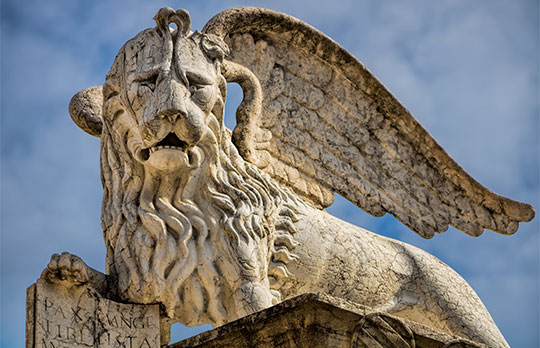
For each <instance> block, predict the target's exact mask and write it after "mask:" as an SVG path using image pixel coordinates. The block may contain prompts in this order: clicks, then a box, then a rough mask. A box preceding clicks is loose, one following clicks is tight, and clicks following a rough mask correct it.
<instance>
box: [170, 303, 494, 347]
mask: <svg viewBox="0 0 540 348" xmlns="http://www.w3.org/2000/svg"><path fill="white" fill-rule="evenodd" d="M168 347H169V348H214V347H216V348H218V347H219V348H233V347H234V348H237V347H257V348H273V347H280V348H285V347H291V348H292V347H298V348H303V347H305V348H319V347H320V348H323V347H324V348H329V347H332V348H338V347H347V348H353V347H354V348H356V347H358V348H360V347H368V348H372V347H376V348H381V347H384V348H386V347H400V348H409V347H410V348H415V347H416V348H428V347H429V348H438V347H441V348H443V347H444V348H460V347H463V348H478V347H484V345H481V344H478V343H475V342H471V341H468V340H464V339H462V338H460V337H456V336H452V335H449V334H446V333H442V332H438V331H436V330H434V329H432V328H429V327H427V326H424V325H421V324H417V323H415V322H412V321H410V320H406V319H401V318H397V317H395V316H392V315H389V314H385V313H378V312H373V310H372V309H370V308H368V307H365V306H361V305H358V304H354V303H351V302H349V301H345V300H341V299H337V298H334V297H331V296H327V295H317V294H305V295H301V296H298V297H295V298H293V299H290V300H288V301H285V302H283V303H280V304H278V305H276V306H273V307H271V308H268V309H266V310H263V311H261V312H258V313H254V314H251V315H249V316H246V317H244V318H241V319H239V320H236V321H234V322H231V323H229V324H227V325H223V326H221V327H219V328H217V329H214V330H211V331H207V332H204V333H202V334H200V335H197V336H194V337H191V338H189V339H186V340H184V341H181V342H178V343H174V344H171V345H169V346H168Z"/></svg>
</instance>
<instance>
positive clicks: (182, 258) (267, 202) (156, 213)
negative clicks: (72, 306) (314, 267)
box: [101, 50, 297, 325]
mask: <svg viewBox="0 0 540 348" xmlns="http://www.w3.org/2000/svg"><path fill="white" fill-rule="evenodd" d="M122 54H123V50H121V51H120V53H119V54H118V56H117V58H116V59H115V63H114V64H113V67H112V68H111V71H110V72H109V74H108V75H107V81H106V84H105V86H104V100H105V102H104V115H105V117H104V118H105V119H104V128H103V133H102V136H101V139H102V140H101V173H102V183H103V187H104V194H103V206H102V222H103V230H104V238H105V242H106V244H107V273H108V274H109V275H110V277H111V278H112V279H114V283H116V284H117V285H116V286H117V289H116V290H117V292H118V295H119V296H120V297H121V298H122V299H123V300H129V301H133V302H146V303H160V304H161V305H162V308H163V309H164V310H165V312H166V314H167V315H168V316H170V317H173V318H182V320H183V323H184V324H186V325H190V324H200V323H202V322H209V323H213V324H222V323H224V322H225V321H228V320H230V313H232V312H235V311H236V310H237V309H236V308H227V305H224V303H225V302H227V303H230V302H232V301H224V299H226V298H227V297H229V298H230V297H231V296H233V292H234V291H235V287H236V286H237V284H235V283H233V282H232V280H234V279H237V278H238V276H241V277H242V278H243V279H252V280H253V281H254V282H261V281H262V282H263V283H264V282H266V283H265V286H267V287H268V286H270V288H271V289H273V290H272V293H273V294H274V295H275V296H277V297H279V291H278V290H279V288H280V286H282V285H283V281H284V279H285V278H286V277H287V276H288V271H287V268H286V266H287V265H286V263H287V261H286V260H291V259H293V258H294V255H293V254H292V253H291V249H292V248H294V241H292V239H291V238H290V236H291V234H292V233H293V232H294V227H293V224H292V221H294V219H295V217H294V215H295V213H294V208H293V206H292V205H291V204H290V203H291V202H296V201H297V199H296V198H295V197H294V196H293V195H291V194H290V193H289V192H288V191H287V190H284V189H282V188H280V187H279V186H277V185H276V184H275V183H273V182H272V181H271V180H270V178H269V177H268V176H267V175H266V174H264V173H262V171H260V170H259V169H258V168H256V167H255V166H253V165H251V164H249V163H247V162H245V161H244V160H243V159H242V158H241V156H239V154H238V152H237V150H236V148H235V146H234V145H233V144H232V142H231V141H230V132H229V131H228V130H226V129H225V128H224V126H223V107H221V108H216V109H217V110H218V111H217V112H216V111H214V113H213V114H211V115H210V117H211V118H212V120H211V121H210V122H209V124H210V128H211V130H212V131H209V132H207V134H206V136H205V138H204V139H203V140H202V141H201V142H200V143H199V144H198V145H197V146H196V148H195V149H194V152H195V153H196V154H197V156H199V157H200V158H199V160H200V163H201V165H200V166H199V167H198V168H196V169H194V170H192V171H191V172H189V174H187V175H185V176H184V177H181V178H178V179H177V181H176V186H175V187H174V190H170V187H164V185H165V184H164V183H163V180H160V178H159V177H158V178H157V179H156V178H155V177H153V178H150V177H149V175H148V173H147V172H146V170H145V168H144V166H143V165H142V164H141V163H139V162H138V161H136V160H135V159H134V158H133V155H132V151H131V150H132V148H133V147H134V146H136V144H135V145H134V144H133V142H136V139H137V137H138V135H137V130H136V129H134V128H136V127H135V125H137V122H136V120H135V119H134V118H135V116H134V114H133V111H132V110H131V109H130V107H129V102H128V101H127V98H126V97H125V94H124V90H125V88H126V86H124V85H123V84H124V83H125V82H124V81H125V80H124V78H123V76H122V74H123V73H124V71H123V65H122V64H123V63H122V62H123V58H122ZM218 68H219V67H218ZM225 93H226V92H225V89H224V88H221V94H222V96H221V97H222V100H221V101H220V102H221V103H222V104H223V101H224V99H225ZM221 106H222V105H221ZM171 191H172V192H171ZM275 252H280V253H281V254H282V255H283V253H285V255H286V257H280V261H279V262H277V261H275V260H272V254H273V253H275ZM283 260H285V261H283ZM261 263H262V264H263V265H265V266H263V267H262V268H261V266H260V264H261ZM231 272H235V273H236V275H234V274H230V273H231ZM225 273H227V274H226V275H225ZM269 282H270V285H268V283H269ZM164 289H166V291H164ZM141 300H142V301H141ZM190 320H194V321H193V322H191V321H190ZM195 320H198V321H195Z"/></svg>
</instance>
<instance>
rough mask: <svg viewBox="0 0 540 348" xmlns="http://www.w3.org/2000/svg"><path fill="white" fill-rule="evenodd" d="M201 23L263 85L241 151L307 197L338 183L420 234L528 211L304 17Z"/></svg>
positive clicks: (476, 230) (512, 227)
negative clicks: (475, 173)
mask: <svg viewBox="0 0 540 348" xmlns="http://www.w3.org/2000/svg"><path fill="white" fill-rule="evenodd" d="M203 31H204V32H205V33H207V34H214V35H217V36H219V37H222V38H223V39H224V40H225V42H227V44H228V45H229V48H230V50H231V55H230V57H229V60H230V61H232V62H234V63H237V64H239V65H241V66H245V67H247V68H248V69H249V70H250V71H251V72H252V73H253V74H254V75H255V76H256V79H257V80H258V81H259V82H260V86H261V87H262V88H261V89H260V90H261V91H260V92H259V94H262V97H261V96H259V97H257V96H255V98H256V99H257V98H260V99H262V103H261V101H258V102H257V103H259V104H260V105H261V106H262V110H260V111H261V112H260V114H259V115H255V116H254V114H256V113H251V114H250V116H246V113H245V112H244V113H241V112H238V113H237V127H236V129H235V130H234V133H233V140H235V144H236V145H237V146H238V148H239V151H240V153H241V154H242V155H243V156H244V158H246V159H247V160H249V161H251V162H252V163H254V164H256V165H257V166H258V167H259V168H261V169H263V170H264V171H266V172H267V173H268V174H269V175H270V176H272V177H273V178H274V179H276V180H278V181H279V182H280V183H281V184H283V185H285V186H287V187H289V188H290V189H292V190H293V191H294V192H295V193H296V194H298V195H299V196H301V197H302V198H304V199H305V200H307V201H309V202H311V203H312V204H313V205H315V206H317V207H319V208H324V207H327V206H329V205H330V204H332V202H333V200H334V192H337V193H339V194H341V195H342V196H344V197H346V198H347V199H349V200H350V201H352V202H353V203H355V204H356V205H357V206H358V207H360V208H362V209H363V210H365V211H367V212H368V213H371V214H372V215H375V216H382V215H384V214H385V213H386V212H388V213H390V214H392V215H394V216H395V217H396V218H397V219H399V220H400V221H401V222H403V223H404V224H405V225H407V226H408V227H409V228H411V229H412V230H413V231H415V232H417V233H418V234H420V235H421V236H422V237H424V238H431V237H432V236H433V235H434V233H435V232H437V233H440V232H444V231H446V230H447V229H448V225H452V226H454V227H456V228H457V229H459V230H462V231H464V232H465V233H467V234H469V235H471V236H479V235H480V234H482V232H483V230H484V228H486V229H490V230H493V231H496V232H499V233H502V234H512V233H514V232H515V231H516V230H517V228H518V222H520V221H529V220H531V219H532V218H533V217H534V209H533V207H532V206H530V205H528V204H524V203H520V202H516V201H513V200H510V199H508V198H505V197H502V196H499V195H497V194H495V193H494V192H492V191H490V190H489V189H487V188H485V187H484V186H482V185H481V184H479V183H478V182H477V181H476V180H474V179H473V178H472V177H471V176H470V175H468V174H467V173H466V172H465V171H464V170H463V169H462V168H461V167H460V166H459V165H458V164H457V163H456V162H455V161H454V160H453V159H452V158H451V157H450V156H449V155H448V154H447V153H446V152H445V151H444V150H443V149H442V148H441V146H440V145H439V144H437V142H436V141H435V140H434V139H433V138H432V137H431V135H429V134H428V132H427V131H426V130H425V129H424V128H423V127H422V126H421V125H420V124H419V123H418V121H416V119H415V118H414V117H413V116H412V115H411V114H410V113H409V111H407V109H405V107H403V106H402V105H401V103H400V102H399V101H398V100H397V99H396V98H395V97H394V96H393V95H392V94H391V93H390V92H389V91H388V90H387V89H386V88H385V87H384V86H383V85H382V84H381V83H380V82H379V81H378V80H377V79H376V78H375V77H374V76H373V75H372V74H371V73H370V72H369V71H368V70H367V68H366V67H365V66H364V65H362V63H360V62H359V61H358V60H357V59H356V58H354V57H353V56H352V55H351V54H350V53H348V52H347V51H346V50H345V49H343V48H342V47H341V46H339V45H338V44H337V43H335V42H334V41H333V40H331V39H330V38H328V37H327V36H325V35H324V34H322V33H321V32H319V31H318V30H316V29H314V28H312V27H311V26H309V25H307V24H305V23H304V22H302V21H300V20H298V19H295V18H293V17H291V16H288V15H285V14H282V13H278V12H274V11H271V10H265V9H257V8H236V9H230V10H226V11H223V12H221V13H219V14H218V15H216V16H215V17H214V18H212V19H211V20H210V21H209V22H208V23H207V24H206V26H205V28H204V29H203ZM233 65H234V64H233ZM252 97H253V96H252ZM245 98H246V96H245ZM261 106H259V107H261ZM246 117H251V118H250V119H244V118H246Z"/></svg>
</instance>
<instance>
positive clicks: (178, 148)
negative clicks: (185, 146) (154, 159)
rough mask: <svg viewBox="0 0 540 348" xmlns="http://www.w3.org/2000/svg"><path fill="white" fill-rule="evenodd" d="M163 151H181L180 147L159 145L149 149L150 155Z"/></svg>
mask: <svg viewBox="0 0 540 348" xmlns="http://www.w3.org/2000/svg"><path fill="white" fill-rule="evenodd" d="M163 149H174V150H182V148H181V147H179V146H174V145H159V146H153V147H151V148H150V153H154V152H156V151H158V150H163Z"/></svg>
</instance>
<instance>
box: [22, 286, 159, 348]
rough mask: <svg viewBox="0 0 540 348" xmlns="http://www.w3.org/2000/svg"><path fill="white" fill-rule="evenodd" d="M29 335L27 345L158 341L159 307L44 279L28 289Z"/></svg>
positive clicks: (67, 347)
mask: <svg viewBox="0 0 540 348" xmlns="http://www.w3.org/2000/svg"><path fill="white" fill-rule="evenodd" d="M26 335H27V342H26V347H27V348H79V347H85V348H88V347H95V348H98V347H99V348H108V347H126V348H135V347H137V348H142V347H148V348H150V347H152V348H153V347H159V344H160V341H159V340H160V328H159V308H158V306H157V305H137V304H124V303H118V302H115V301H112V300H109V299H106V298H103V297H101V295H100V294H99V293H98V292H97V291H96V290H95V289H93V288H92V287H90V286H88V285H79V286H73V287H69V288H68V287H64V286H61V285H58V284H50V283H48V282H47V281H45V280H44V279H39V280H38V281H37V282H36V283H35V284H33V285H32V286H31V287H30V288H29V289H28V296H27V328H26Z"/></svg>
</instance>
